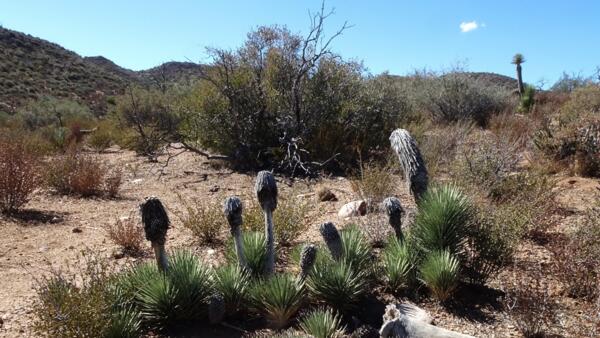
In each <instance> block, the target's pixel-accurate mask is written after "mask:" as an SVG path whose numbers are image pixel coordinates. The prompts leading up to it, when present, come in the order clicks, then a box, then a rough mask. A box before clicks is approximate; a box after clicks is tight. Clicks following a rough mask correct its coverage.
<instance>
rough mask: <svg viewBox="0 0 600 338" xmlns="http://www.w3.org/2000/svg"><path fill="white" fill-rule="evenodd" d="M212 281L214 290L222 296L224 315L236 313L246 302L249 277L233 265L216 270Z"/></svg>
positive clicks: (237, 266)
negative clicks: (213, 281)
mask: <svg viewBox="0 0 600 338" xmlns="http://www.w3.org/2000/svg"><path fill="white" fill-rule="evenodd" d="M214 280H215V289H216V290H217V292H219V293H220V294H221V295H222V296H223V300H224V302H225V314H226V315H232V314H234V313H236V312H237V311H238V310H239V309H240V306H241V305H242V304H244V303H245V302H246V301H247V300H248V289H249V287H250V275H249V274H248V273H247V272H246V271H244V270H243V269H242V268H240V267H239V265H236V264H235V263H233V264H228V265H224V266H221V267H219V268H217V269H216V270H215V273H214Z"/></svg>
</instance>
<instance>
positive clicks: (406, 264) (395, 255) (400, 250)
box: [382, 237, 416, 292]
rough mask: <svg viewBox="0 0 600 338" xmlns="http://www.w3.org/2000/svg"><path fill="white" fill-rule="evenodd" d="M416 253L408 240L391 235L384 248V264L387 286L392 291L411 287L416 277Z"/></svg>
mask: <svg viewBox="0 0 600 338" xmlns="http://www.w3.org/2000/svg"><path fill="white" fill-rule="evenodd" d="M414 256H415V254H414V249H412V248H411V247H410V246H409V244H408V243H407V242H406V241H401V240H398V239H397V238H396V237H390V240H389V241H388V244H387V246H386V247H385V249H384V250H383V254H382V265H383V272H384V275H385V278H386V282H387V286H388V288H389V289H390V290H391V291H392V292H396V291H398V290H399V289H400V288H402V287H410V286H411V285H412V284H413V283H414V282H415V278H416V271H415V265H414V263H415V257H414Z"/></svg>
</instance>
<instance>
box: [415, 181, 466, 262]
mask: <svg viewBox="0 0 600 338" xmlns="http://www.w3.org/2000/svg"><path fill="white" fill-rule="evenodd" d="M418 207H419V213H418V214H417V217H416V219H415V222H414V225H413V226H412V228H411V236H412V239H413V240H414V242H415V243H414V244H416V245H417V246H418V248H419V250H420V251H421V252H423V253H428V252H432V251H441V250H447V251H449V252H450V253H451V254H452V255H459V254H460V253H461V252H462V251H463V249H464V244H465V241H466V229H467V226H468V223H469V222H470V221H471V219H472V216H473V208H472V205H471V202H470V201H469V199H468V198H467V197H466V196H465V195H463V194H462V193H461V192H460V190H459V189H458V188H457V187H456V186H454V185H443V186H438V187H435V188H433V189H429V190H428V191H427V192H426V193H425V194H424V195H423V197H422V198H421V200H420V201H419V205H418Z"/></svg>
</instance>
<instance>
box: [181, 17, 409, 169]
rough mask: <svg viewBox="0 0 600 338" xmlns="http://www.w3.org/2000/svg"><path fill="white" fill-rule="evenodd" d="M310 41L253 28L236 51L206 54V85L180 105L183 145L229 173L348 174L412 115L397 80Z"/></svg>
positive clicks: (279, 31)
mask: <svg viewBox="0 0 600 338" xmlns="http://www.w3.org/2000/svg"><path fill="white" fill-rule="evenodd" d="M315 23H316V24H320V23H322V21H319V20H317V21H315ZM321 37H323V36H321ZM317 40H320V39H317ZM317 40H314V39H304V38H302V37H300V36H298V35H295V34H293V33H291V32H290V31H289V30H288V29H287V28H285V27H259V28H257V29H256V30H254V31H252V32H250V33H249V34H248V39H247V41H246V42H245V43H244V45H243V46H242V47H240V48H239V49H237V50H233V51H230V50H223V49H211V50H209V56H210V57H211V61H212V62H210V67H209V68H207V71H206V72H205V73H204V74H203V76H202V77H203V81H201V82H200V83H199V84H198V87H197V88H195V89H194V90H192V91H191V92H190V93H189V95H188V97H186V98H184V99H183V103H182V107H181V109H180V111H181V112H182V113H181V116H182V123H181V127H180V130H179V131H180V135H181V136H182V138H183V139H184V140H185V141H186V143H187V144H190V145H194V146H196V147H198V148H209V149H212V150H214V151H216V152H218V153H221V154H225V155H228V156H230V157H231V159H232V165H233V166H236V167H246V168H248V167H250V168H256V167H267V166H269V167H277V168H278V169H279V170H280V171H282V172H287V173H292V174H293V173H296V174H302V175H311V174H315V173H316V172H318V171H319V170H320V169H326V170H340V169H345V168H347V166H348V165H354V164H356V158H357V156H356V155H357V151H359V152H360V154H361V155H362V158H364V159H368V158H370V157H371V156H370V153H369V151H370V150H372V149H375V148H377V147H381V145H382V144H385V143H387V138H388V137H389V132H390V131H391V130H392V129H393V128H394V127H396V126H397V125H398V123H400V122H402V121H405V120H408V119H410V118H411V116H410V115H411V114H410V111H409V108H408V105H407V100H406V99H405V97H404V94H403V93H402V91H400V90H398V88H397V86H396V83H395V79H394V77H391V76H389V75H387V74H384V75H381V76H367V75H365V72H364V68H363V67H362V66H361V65H360V64H359V63H356V62H349V61H346V60H343V59H342V58H339V57H337V56H333V55H332V54H331V53H329V52H325V53H319V52H318V51H319V50H321V48H322V47H325V48H328V47H329V45H320V43H319V42H318V41H317ZM303 50H304V51H311V52H310V54H311V56H310V57H309V58H313V57H314V60H312V59H311V60H312V61H310V62H308V63H307V62H306V60H307V59H305V56H304V57H303V52H302V51H303ZM267 56H268V57H267ZM299 65H300V66H299Z"/></svg>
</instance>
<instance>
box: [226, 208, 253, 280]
mask: <svg viewBox="0 0 600 338" xmlns="http://www.w3.org/2000/svg"><path fill="white" fill-rule="evenodd" d="M223 212H224V213H225V217H226V218H227V222H228V223H229V231H230V232H231V236H233V241H234V242H235V254H236V255H237V258H238V263H239V264H240V267H242V268H243V269H247V268H248V263H247V262H246V256H244V247H243V244H242V230H241V228H240V227H241V225H242V201H241V200H240V199H239V198H238V197H236V196H232V197H227V199H226V200H225V203H224V204H223Z"/></svg>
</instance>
